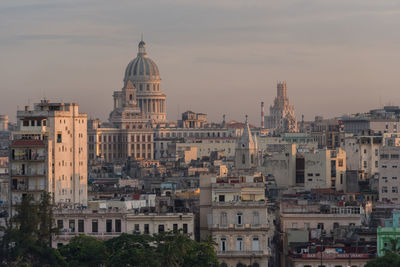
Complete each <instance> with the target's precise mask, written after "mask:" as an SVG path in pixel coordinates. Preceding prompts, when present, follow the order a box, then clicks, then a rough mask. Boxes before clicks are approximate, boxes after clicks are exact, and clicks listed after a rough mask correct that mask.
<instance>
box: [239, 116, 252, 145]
mask: <svg viewBox="0 0 400 267" xmlns="http://www.w3.org/2000/svg"><path fill="white" fill-rule="evenodd" d="M248 117H249V116H247V115H246V121H245V123H244V127H243V134H242V137H241V138H240V143H242V144H246V143H247V144H249V143H253V137H252V136H251V131H250V126H249V120H248Z"/></svg>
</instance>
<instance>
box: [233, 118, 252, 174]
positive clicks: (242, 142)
mask: <svg viewBox="0 0 400 267" xmlns="http://www.w3.org/2000/svg"><path fill="white" fill-rule="evenodd" d="M257 156H258V154H257V140H256V137H253V136H252V134H251V131H250V126H249V122H248V117H247V115H246V121H245V125H244V128H243V134H242V136H241V137H240V138H239V139H238V141H237V143H236V150H235V168H236V169H237V170H249V169H253V168H256V167H257V162H258V159H257Z"/></svg>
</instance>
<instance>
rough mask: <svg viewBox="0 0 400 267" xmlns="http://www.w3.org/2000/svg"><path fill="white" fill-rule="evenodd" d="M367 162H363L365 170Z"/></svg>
mask: <svg viewBox="0 0 400 267" xmlns="http://www.w3.org/2000/svg"><path fill="white" fill-rule="evenodd" d="M367 166H368V165H367V161H365V160H364V168H367Z"/></svg>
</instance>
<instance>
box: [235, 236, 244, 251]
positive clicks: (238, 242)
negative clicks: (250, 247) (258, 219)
mask: <svg viewBox="0 0 400 267" xmlns="http://www.w3.org/2000/svg"><path fill="white" fill-rule="evenodd" d="M236 250H237V251H243V239H242V238H241V237H238V238H237V239H236Z"/></svg>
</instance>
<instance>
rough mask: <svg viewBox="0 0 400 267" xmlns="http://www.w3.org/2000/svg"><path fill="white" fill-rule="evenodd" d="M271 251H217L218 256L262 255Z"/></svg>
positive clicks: (266, 254)
mask: <svg viewBox="0 0 400 267" xmlns="http://www.w3.org/2000/svg"><path fill="white" fill-rule="evenodd" d="M268 255H269V253H268V251H263V250H242V251H238V250H230V251H217V256H220V257H221V256H222V257H223V256H227V257H231V256H240V257H262V256H268Z"/></svg>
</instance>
